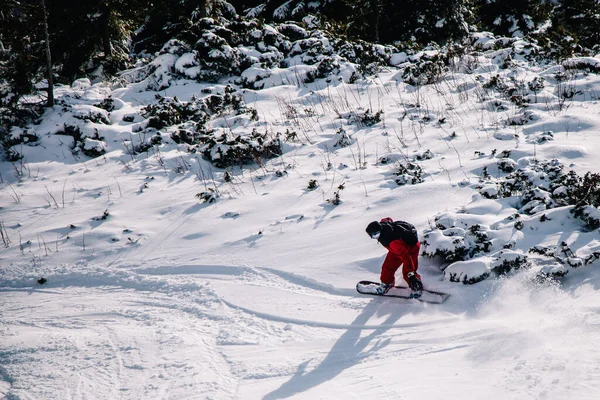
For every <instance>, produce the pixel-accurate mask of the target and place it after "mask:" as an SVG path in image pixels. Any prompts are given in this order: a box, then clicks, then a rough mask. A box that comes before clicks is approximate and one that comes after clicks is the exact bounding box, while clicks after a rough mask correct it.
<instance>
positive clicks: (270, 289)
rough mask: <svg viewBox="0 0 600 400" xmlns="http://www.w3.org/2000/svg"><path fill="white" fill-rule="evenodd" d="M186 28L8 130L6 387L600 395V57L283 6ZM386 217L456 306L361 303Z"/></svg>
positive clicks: (19, 393) (3, 227) (1, 363)
mask: <svg viewBox="0 0 600 400" xmlns="http://www.w3.org/2000/svg"><path fill="white" fill-rule="evenodd" d="M305 22H310V21H305ZM200 28H202V29H200ZM234 28H235V29H238V31H234ZM232 32H233V33H232ZM226 37H227V38H228V39H229V40H225V39H226ZM187 40H188V41H187V42H186V41H185V40H183V39H173V40H171V41H169V42H167V44H165V46H164V47H163V49H162V50H161V51H160V52H158V53H157V54H156V56H152V57H149V58H148V59H146V60H140V62H139V63H138V65H136V66H135V67H134V68H132V69H129V70H127V71H123V72H121V73H120V74H119V75H118V77H117V78H114V79H111V80H99V81H98V82H94V83H92V82H91V81H90V80H89V79H79V80H76V81H75V82H73V84H72V85H62V86H58V87H57V88H56V93H55V94H56V99H57V104H56V105H55V106H54V107H53V108H50V109H46V111H45V113H44V114H43V115H42V116H41V117H40V119H39V121H37V122H38V123H36V124H31V125H29V126H26V127H23V128H20V127H13V128H12V130H11V137H12V138H14V140H15V145H13V146H12V147H10V149H9V152H8V154H7V157H6V158H7V159H9V160H12V161H4V162H1V163H0V177H1V179H0V182H1V183H0V185H1V186H0V187H1V189H0V232H1V233H2V235H1V238H2V240H3V244H4V246H3V247H2V251H1V252H0V291H1V292H2V297H3V300H4V301H3V302H2V304H1V305H0V335H1V338H2V349H1V350H0V393H2V394H3V395H4V396H5V398H7V399H11V400H12V399H68V398H71V399H86V398H89V399H116V398H120V399H160V398H165V399H166V398H177V399H182V398H190V399H192V398H195V399H231V398H239V399H277V398H315V397H316V398H338V397H340V396H342V395H343V396H344V397H356V398H374V397H377V398H407V399H417V398H418V399H438V398H440V397H441V396H444V397H448V398H458V397H459V396H460V397H461V398H472V399H480V398H489V399H492V398H493V399H507V398H514V399H524V398H532V399H533V398H535V399H540V398H570V397H571V398H593V397H595V395H596V393H597V391H598V390H599V389H600V380H599V379H598V377H599V374H600V371H599V369H598V365H600V363H599V361H600V357H599V356H598V355H597V352H595V351H593V350H594V349H595V348H596V344H597V342H598V338H599V337H600V336H599V328H598V327H599V326H600V325H599V323H600V321H599V320H598V315H597V309H598V307H599V306H600V292H599V285H600V280H599V278H598V274H597V271H596V268H597V266H598V265H599V263H600V261H598V258H600V236H599V231H598V228H599V226H600V211H599V210H598V206H599V205H600V179H599V175H598V171H599V170H600V167H599V163H598V157H597V154H598V153H599V152H600V138H598V129H599V128H600V108H599V107H600V106H599V103H598V95H599V93H600V78H599V76H598V75H597V72H598V70H599V69H600V58H595V57H585V58H583V57H579V58H571V59H569V60H567V61H564V62H561V63H558V64H557V63H554V62H551V61H549V60H547V59H542V57H541V56H540V52H541V50H540V49H539V48H538V47H537V46H535V45H534V44H532V43H530V42H528V41H526V40H521V39H514V38H511V39H508V38H501V37H496V36H494V35H492V34H486V33H479V34H474V35H473V36H472V37H471V39H470V42H469V45H468V46H467V48H466V49H464V51H462V52H459V53H455V52H452V51H451V50H452V49H447V48H427V49H425V50H423V51H420V52H404V51H401V50H399V49H397V48H395V47H393V46H382V45H372V44H367V43H366V42H347V41H336V39H335V37H332V36H330V34H329V33H327V32H326V31H325V30H321V29H320V28H319V26H318V25H314V26H312V25H304V26H300V24H294V23H291V22H288V23H282V24H272V25H259V24H258V23H248V24H245V25H244V24H242V25H237V24H236V25H235V26H233V24H231V25H228V24H223V23H221V22H219V23H217V22H216V21H214V20H211V19H205V20H202V22H201V26H200V27H199V28H198V31H193V30H192V31H190V32H189V33H188V39H187ZM190 43H195V47H194V48H193V49H192V48H190V47H189V44H190ZM202 49H204V50H205V51H206V53H202V51H203V50H202ZM198 54H202V57H199V56H198ZM388 216H389V217H392V218H394V219H402V220H407V221H409V222H411V223H413V224H414V225H416V226H417V228H418V230H419V233H420V238H421V241H422V242H423V247H422V250H423V254H422V255H421V257H420V268H419V272H420V273H421V275H422V277H423V282H424V285H425V287H426V288H429V289H432V290H438V291H443V292H447V293H450V295H451V296H450V298H449V299H448V300H447V301H446V302H445V303H443V304H441V305H431V304H426V303H422V302H418V301H415V300H402V299H388V298H371V297H367V296H361V295H359V294H357V293H356V291H355V285H356V282H357V281H359V280H364V279H369V280H378V278H379V271H380V266H381V263H382V261H383V258H384V256H385V249H384V248H383V247H381V246H380V245H378V244H377V243H376V242H375V241H372V240H370V238H369V237H368V236H367V235H366V234H365V232H364V229H365V227H366V225H367V224H368V223H369V222H371V221H373V220H378V219H380V218H383V217H388ZM397 276H398V277H397V280H400V278H399V274H398V275H397ZM41 278H43V279H41Z"/></svg>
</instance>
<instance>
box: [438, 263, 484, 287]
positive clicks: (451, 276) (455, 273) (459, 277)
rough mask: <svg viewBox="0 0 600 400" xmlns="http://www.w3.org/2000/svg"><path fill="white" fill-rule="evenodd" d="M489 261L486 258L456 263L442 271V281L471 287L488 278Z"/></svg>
mask: <svg viewBox="0 0 600 400" xmlns="http://www.w3.org/2000/svg"><path fill="white" fill-rule="evenodd" d="M489 263H490V262H489V259H487V258H486V257H481V258H477V259H474V260H467V261H456V262H454V263H452V264H450V265H449V266H448V267H447V268H446V269H444V280H448V281H450V282H460V283H463V284H465V285H472V284H474V283H477V282H481V281H482V280H484V279H486V278H488V277H489V276H490V267H489Z"/></svg>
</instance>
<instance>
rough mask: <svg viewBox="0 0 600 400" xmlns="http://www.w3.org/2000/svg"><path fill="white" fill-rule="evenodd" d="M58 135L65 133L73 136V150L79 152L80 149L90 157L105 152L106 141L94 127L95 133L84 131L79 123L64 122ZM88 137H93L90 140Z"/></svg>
mask: <svg viewBox="0 0 600 400" xmlns="http://www.w3.org/2000/svg"><path fill="white" fill-rule="evenodd" d="M55 134H56V135H65V136H70V137H72V138H73V144H72V146H71V150H72V151H73V153H75V154H77V153H79V152H80V151H81V152H82V153H83V154H85V155H87V156H88V157H98V156H100V155H102V154H104V153H105V151H106V143H104V142H102V139H103V138H102V137H100V136H99V135H98V130H97V129H94V130H93V134H91V135H90V134H88V133H84V131H82V130H81V128H80V127H79V126H77V125H70V124H63V128H62V129H61V130H59V131H57V132H55ZM88 139H91V140H89V141H88Z"/></svg>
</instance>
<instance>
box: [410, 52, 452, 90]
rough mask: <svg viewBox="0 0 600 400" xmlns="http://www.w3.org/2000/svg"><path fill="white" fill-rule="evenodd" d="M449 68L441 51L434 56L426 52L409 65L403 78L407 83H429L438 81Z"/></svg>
mask: <svg viewBox="0 0 600 400" xmlns="http://www.w3.org/2000/svg"><path fill="white" fill-rule="evenodd" d="M447 70H448V68H447V67H446V62H445V60H444V57H443V56H442V55H441V53H436V54H434V55H432V56H429V55H427V54H424V55H423V56H422V57H420V58H419V59H418V60H417V61H416V62H414V63H410V64H409V65H407V66H406V67H405V68H404V70H403V72H402V78H403V81H404V82H405V83H408V84H409V85H413V86H420V85H429V84H432V83H437V82H439V81H440V79H441V78H442V76H443V74H444V72H446V71H447Z"/></svg>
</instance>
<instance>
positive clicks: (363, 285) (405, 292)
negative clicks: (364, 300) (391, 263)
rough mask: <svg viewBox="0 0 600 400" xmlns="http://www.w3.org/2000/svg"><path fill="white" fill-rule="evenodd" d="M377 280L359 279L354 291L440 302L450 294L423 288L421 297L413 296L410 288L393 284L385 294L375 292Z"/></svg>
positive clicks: (434, 302)
mask: <svg viewBox="0 0 600 400" xmlns="http://www.w3.org/2000/svg"><path fill="white" fill-rule="evenodd" d="M378 286H379V283H378V282H371V281H360V282H358V283H357V284H356V291H357V292H358V293H360V294H371V295H374V296H384V297H399V298H401V299H415V300H419V301H422V302H424V303H432V304H442V303H443V302H444V301H445V300H446V299H447V298H448V297H450V295H449V294H448V293H441V292H434V291H432V290H425V289H423V294H421V297H413V295H412V290H410V288H407V287H404V286H394V287H393V288H391V289H390V290H389V291H388V292H387V293H386V294H383V295H381V294H377V287H378Z"/></svg>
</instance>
